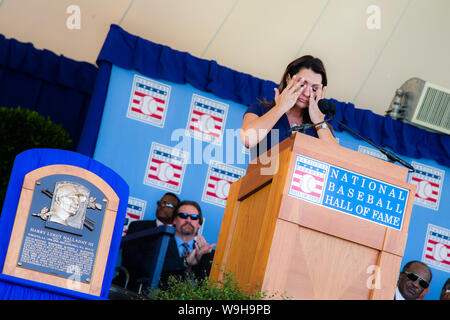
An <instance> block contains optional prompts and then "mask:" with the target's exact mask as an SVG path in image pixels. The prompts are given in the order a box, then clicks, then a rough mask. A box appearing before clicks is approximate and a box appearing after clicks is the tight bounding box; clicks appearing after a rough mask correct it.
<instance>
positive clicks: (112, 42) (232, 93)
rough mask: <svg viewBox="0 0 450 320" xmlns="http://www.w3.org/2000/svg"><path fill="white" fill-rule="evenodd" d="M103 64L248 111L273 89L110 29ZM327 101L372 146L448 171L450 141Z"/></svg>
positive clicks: (101, 81)
mask: <svg viewBox="0 0 450 320" xmlns="http://www.w3.org/2000/svg"><path fill="white" fill-rule="evenodd" d="M104 63H105V64H108V65H116V66H118V67H121V68H124V69H130V70H137V71H139V72H140V73H142V74H143V75H144V76H148V77H150V78H155V79H163V80H167V81H172V82H175V83H189V84H191V85H192V86H194V87H195V88H197V89H199V90H202V91H206V92H212V93H214V94H215V95H216V96H218V97H219V98H223V99H229V100H232V101H234V102H237V103H240V104H243V105H247V106H249V105H251V104H253V103H255V102H256V101H257V100H258V99H260V100H261V99H264V98H266V99H267V100H271V99H273V96H274V90H273V89H274V88H275V87H277V86H278V85H277V84H276V83H274V82H272V81H267V80H262V79H258V78H255V77H253V76H251V75H249V74H245V73H241V72H238V71H235V70H232V69H229V68H227V67H224V66H221V65H219V64H218V63H217V62H216V61H214V60H204V59H200V58H196V57H194V56H192V55H190V54H189V53H186V52H181V51H177V50H174V49H171V48H170V47H168V46H164V45H161V44H156V43H153V42H151V41H148V40H145V39H142V38H140V37H138V36H136V35H133V34H130V33H128V32H127V31H125V30H124V29H122V28H121V27H120V26H118V25H114V24H113V25H111V28H110V31H109V33H108V35H107V37H106V40H105V43H104V45H103V47H102V49H101V51H100V54H99V56H98V59H97V64H99V65H100V66H101V65H102V64H104ZM109 69H110V67H109ZM107 81H108V77H106V76H104V77H102V78H100V77H99V78H98V80H97V82H98V83H97V87H101V88H102V92H101V95H105V96H106V92H107V89H106V88H107V83H105V82H107ZM329 100H330V101H332V102H334V103H335V104H336V108H337V114H336V119H338V120H339V121H341V122H343V123H344V124H346V125H348V126H350V127H351V128H352V129H353V130H355V131H356V132H357V133H359V134H360V135H361V136H363V137H365V138H368V139H371V140H372V141H373V142H375V143H376V144H377V145H380V146H385V147H390V148H391V149H392V150H393V151H394V152H396V153H398V154H399V155H404V156H408V157H412V158H428V159H433V160H435V161H437V162H438V163H439V164H442V165H445V166H450V136H449V135H444V134H438V133H433V132H428V131H426V130H423V129H420V128H417V127H415V126H412V125H410V124H408V123H405V122H402V121H398V120H394V119H392V118H390V117H383V116H380V115H377V114H374V113H373V112H371V111H369V110H364V109H358V108H355V106H354V105H353V104H352V103H345V102H341V101H338V100H336V99H329ZM104 101H105V97H103V98H99V99H97V100H96V101H92V103H91V108H92V109H96V111H95V112H92V113H93V114H95V115H96V120H95V121H90V122H88V123H89V125H95V126H97V129H96V130H93V129H92V128H89V127H87V126H86V127H85V128H84V130H85V131H88V130H90V132H97V134H98V127H99V126H100V123H99V120H98V119H101V114H102V112H103V106H104ZM91 111H92V110H90V112H91ZM99 115H100V117H99ZM88 118H89V116H88ZM87 121H89V120H87ZM331 124H332V125H333V127H334V128H335V129H336V130H337V131H342V130H344V129H343V128H342V127H341V126H340V125H338V124H337V122H336V121H332V122H331ZM84 137H85V138H87V137H91V138H92V137H93V134H90V135H87V134H86V135H84ZM95 137H96V135H95ZM94 149H95V141H87V140H85V141H83V149H79V152H83V153H85V154H88V155H91V154H93V151H94Z"/></svg>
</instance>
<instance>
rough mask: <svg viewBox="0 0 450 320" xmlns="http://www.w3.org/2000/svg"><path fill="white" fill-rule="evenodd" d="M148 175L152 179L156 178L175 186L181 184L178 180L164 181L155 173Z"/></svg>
mask: <svg viewBox="0 0 450 320" xmlns="http://www.w3.org/2000/svg"><path fill="white" fill-rule="evenodd" d="M148 177H149V178H151V179H155V180H158V181H161V182H164V183H168V184H171V185H174V186H178V185H179V183H178V182H176V181H162V180H160V179H159V178H158V177H157V176H155V175H153V174H149V175H148Z"/></svg>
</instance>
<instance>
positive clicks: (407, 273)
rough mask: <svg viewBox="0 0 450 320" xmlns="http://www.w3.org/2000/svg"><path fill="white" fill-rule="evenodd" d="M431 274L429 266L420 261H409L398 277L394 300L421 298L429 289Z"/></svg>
mask: <svg viewBox="0 0 450 320" xmlns="http://www.w3.org/2000/svg"><path fill="white" fill-rule="evenodd" d="M431 278H432V274H431V270H430V268H428V266H427V265H426V264H425V263H423V262H420V261H410V262H408V263H407V264H405V266H404V267H403V270H402V272H401V273H400V276H399V278H398V284H397V289H396V291H395V296H394V299H395V300H423V298H424V297H425V294H426V293H427V292H428V291H430V282H431Z"/></svg>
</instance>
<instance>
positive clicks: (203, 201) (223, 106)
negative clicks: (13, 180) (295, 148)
mask: <svg viewBox="0 0 450 320" xmlns="http://www.w3.org/2000/svg"><path fill="white" fill-rule="evenodd" d="M97 63H98V65H99V74H98V77H97V82H96V88H95V90H94V92H93V96H92V101H91V106H90V109H89V111H88V115H87V120H86V123H85V126H84V128H83V133H82V138H81V140H80V145H79V148H78V151H79V152H81V153H84V154H87V155H93V157H94V159H96V160H99V161H100V162H102V163H104V164H106V165H107V166H109V167H111V168H112V169H113V170H115V171H116V172H117V173H119V174H120V175H121V176H122V177H123V178H124V179H125V180H126V181H127V183H128V184H129V186H130V199H129V202H128V211H127V216H128V222H130V221H132V220H134V219H153V218H154V212H155V210H156V201H157V200H158V199H159V198H160V197H161V196H162V195H163V194H164V193H165V192H167V191H171V192H173V193H176V194H178V195H179V196H180V198H181V199H190V200H195V201H198V202H199V203H200V205H201V206H202V210H203V211H204V215H205V218H206V220H205V225H204V226H205V228H204V231H203V234H204V236H205V237H206V239H207V241H208V242H216V241H217V238H218V234H219V231H220V225H221V222H222V217H223V212H224V206H225V202H226V201H225V200H226V195H227V192H228V186H229V183H231V182H232V181H234V180H236V179H238V178H239V177H240V176H242V175H243V174H245V169H246V166H247V163H248V158H249V157H248V155H245V154H244V153H242V145H241V142H240V139H239V136H238V133H237V132H236V131H235V130H236V129H238V128H240V125H241V123H242V117H243V114H244V112H245V110H246V107H247V106H248V105H250V104H252V103H254V102H256V101H257V99H264V98H266V99H268V100H271V99H272V98H273V92H274V91H273V88H274V87H277V84H276V83H273V82H271V81H266V80H262V79H257V78H255V77H252V76H251V75H248V74H243V73H240V72H238V71H234V70H231V69H228V68H226V67H223V66H220V65H218V64H217V63H216V62H215V61H208V60H203V59H199V58H196V57H193V56H191V55H190V54H189V53H186V52H180V51H176V50H173V49H171V48H169V47H167V46H164V45H160V44H155V43H153V42H151V41H148V40H145V39H142V38H140V37H138V36H135V35H132V34H129V33H127V32H126V31H125V30H123V29H122V28H120V27H119V26H117V25H112V26H111V29H110V32H109V33H108V36H107V39H106V40H105V43H104V45H103V48H102V50H101V52H100V55H99V58H98V61H97ZM330 85H332V84H330ZM329 100H330V101H332V102H334V103H335V104H336V107H337V112H336V119H338V120H339V121H341V122H343V123H345V124H346V125H347V126H349V127H351V128H352V129H353V130H354V131H356V132H357V133H359V134H360V135H362V136H364V137H366V138H369V139H371V140H372V141H373V142H375V143H376V144H377V145H380V146H385V147H390V148H391V149H392V150H393V151H394V152H395V153H397V154H398V155H399V156H400V157H402V158H403V159H404V160H406V161H408V162H410V163H412V164H413V165H414V167H415V168H416V172H415V173H413V174H409V176H408V182H410V183H414V184H416V185H417V194H416V197H415V202H414V207H413V210H412V214H411V221H410V227H409V230H408V232H409V235H408V241H407V244H406V249H405V253H404V258H403V261H402V267H403V265H404V264H405V263H406V262H408V261H410V260H422V261H424V262H425V263H427V264H428V265H429V266H430V267H431V270H432V272H433V281H432V283H431V286H430V292H429V293H428V294H427V296H426V297H425V299H438V298H439V294H440V290H441V288H442V285H443V284H444V282H445V280H446V279H447V278H448V277H449V276H450V270H449V266H450V242H449V241H450V240H449V239H450V238H449V236H450V235H449V230H450V219H449V212H450V208H449V207H450V199H449V198H448V197H445V195H448V194H450V183H449V180H448V177H449V175H450V172H449V171H450V168H449V166H450V137H449V136H448V135H443V134H437V133H432V132H428V131H425V130H422V129H420V128H417V127H414V126H412V125H409V124H407V123H404V122H401V121H398V120H394V119H392V118H389V117H383V116H379V115H376V114H373V113H372V112H371V111H369V110H363V109H358V108H355V106H354V105H353V104H352V103H344V102H340V101H337V100H335V99H329ZM331 124H332V126H333V127H334V128H335V130H336V132H335V135H336V137H337V138H338V140H339V143H340V144H341V145H342V146H344V147H347V148H350V149H353V150H358V151H360V152H364V153H368V154H371V155H372V156H376V157H380V154H379V153H378V152H377V151H376V150H374V149H373V148H372V147H370V146H369V145H367V144H366V143H365V142H363V141H362V140H359V139H357V138H355V137H354V136H352V135H350V134H348V133H346V132H344V131H343V128H342V127H341V126H340V125H338V123H337V122H336V121H331ZM227 129H228V131H227ZM227 132H228V133H230V135H227ZM231 133H232V134H231ZM231 136H232V137H231ZM228 140H230V141H228ZM231 140H233V142H231ZM230 153H232V156H230ZM242 156H243V159H244V160H243V159H242V158H241V157H242ZM355 219H356V218H355ZM124 230H126V226H125V228H124ZM368 272H369V271H368ZM367 276H368V278H369V277H370V276H371V274H370V273H368V275H367Z"/></svg>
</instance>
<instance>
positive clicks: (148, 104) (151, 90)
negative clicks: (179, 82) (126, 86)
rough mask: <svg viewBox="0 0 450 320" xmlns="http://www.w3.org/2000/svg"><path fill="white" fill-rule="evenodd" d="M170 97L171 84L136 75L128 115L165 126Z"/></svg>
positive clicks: (161, 126) (157, 125) (158, 125)
mask: <svg viewBox="0 0 450 320" xmlns="http://www.w3.org/2000/svg"><path fill="white" fill-rule="evenodd" d="M169 97H170V86H168V85H165V84H162V83H160V82H157V81H154V80H151V79H149V78H145V77H142V76H139V75H135V76H134V78H133V86H132V88H131V94H130V102H129V103H128V109H127V117H128V118H130V119H134V120H138V121H142V122H145V123H147V124H150V125H153V126H156V127H160V128H163V127H164V121H165V118H166V113H167V106H168V104H169Z"/></svg>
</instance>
